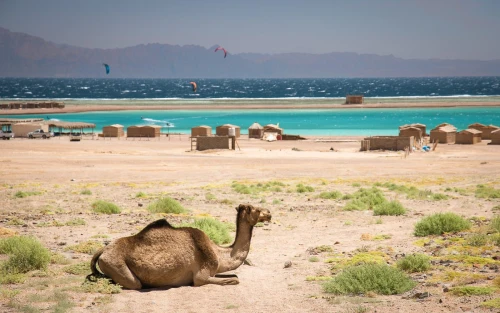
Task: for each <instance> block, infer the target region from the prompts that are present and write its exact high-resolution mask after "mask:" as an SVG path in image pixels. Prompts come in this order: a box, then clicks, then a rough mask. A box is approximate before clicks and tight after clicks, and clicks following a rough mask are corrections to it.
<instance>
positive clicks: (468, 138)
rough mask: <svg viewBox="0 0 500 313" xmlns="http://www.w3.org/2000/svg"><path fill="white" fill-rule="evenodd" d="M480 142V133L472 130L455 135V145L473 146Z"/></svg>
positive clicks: (465, 130)
mask: <svg viewBox="0 0 500 313" xmlns="http://www.w3.org/2000/svg"><path fill="white" fill-rule="evenodd" d="M480 142H481V131H480V130H477V129H474V128H467V129H464V130H462V131H460V132H458V133H457V137H456V141H455V143H457V144H462V145H473V144H476V143H480Z"/></svg>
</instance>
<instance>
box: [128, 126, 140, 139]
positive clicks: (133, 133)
mask: <svg viewBox="0 0 500 313" xmlns="http://www.w3.org/2000/svg"><path fill="white" fill-rule="evenodd" d="M127 137H142V136H141V126H136V125H134V126H129V127H127Z"/></svg>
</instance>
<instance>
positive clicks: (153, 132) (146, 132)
mask: <svg viewBox="0 0 500 313" xmlns="http://www.w3.org/2000/svg"><path fill="white" fill-rule="evenodd" d="M140 133H141V135H142V136H141V137H146V138H159V137H160V135H161V126H159V125H146V126H142V127H141V130H140Z"/></svg>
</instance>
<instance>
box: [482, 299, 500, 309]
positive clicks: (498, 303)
mask: <svg viewBox="0 0 500 313" xmlns="http://www.w3.org/2000/svg"><path fill="white" fill-rule="evenodd" d="M481 306H482V307H485V308H489V309H500V298H494V299H491V300H488V301H484V302H483V303H481Z"/></svg>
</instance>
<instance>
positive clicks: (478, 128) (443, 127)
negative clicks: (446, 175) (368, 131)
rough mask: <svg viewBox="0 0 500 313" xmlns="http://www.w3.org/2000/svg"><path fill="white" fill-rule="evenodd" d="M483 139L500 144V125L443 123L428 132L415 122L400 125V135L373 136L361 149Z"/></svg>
mask: <svg viewBox="0 0 500 313" xmlns="http://www.w3.org/2000/svg"><path fill="white" fill-rule="evenodd" d="M483 139H486V140H491V141H490V143H489V144H492V145H500V127H499V126H495V125H484V124H481V123H474V124H470V125H469V126H468V127H467V128H466V129H464V130H461V131H458V130H457V128H456V127H455V126H453V125H451V124H449V123H442V124H439V125H437V126H436V127H434V128H433V129H431V131H430V132H429V134H427V130H426V125H424V124H419V123H414V124H407V125H402V126H400V127H399V135H398V136H372V137H367V138H364V140H362V141H361V150H362V151H367V150H405V149H407V148H413V147H417V148H421V147H422V146H423V145H425V141H427V140H428V142H429V143H433V144H437V143H441V144H463V145H473V144H477V143H480V142H481V141H482V140H483Z"/></svg>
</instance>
